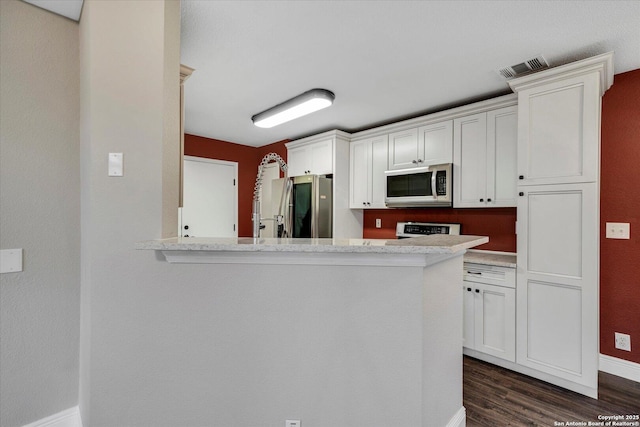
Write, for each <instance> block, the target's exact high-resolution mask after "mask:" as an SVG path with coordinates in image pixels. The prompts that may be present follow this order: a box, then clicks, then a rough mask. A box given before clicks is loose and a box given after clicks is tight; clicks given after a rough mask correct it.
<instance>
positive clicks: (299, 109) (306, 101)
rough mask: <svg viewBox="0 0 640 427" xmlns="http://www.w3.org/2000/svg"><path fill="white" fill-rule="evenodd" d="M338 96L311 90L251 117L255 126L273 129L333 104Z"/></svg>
mask: <svg viewBox="0 0 640 427" xmlns="http://www.w3.org/2000/svg"><path fill="white" fill-rule="evenodd" d="M335 98H336V96H335V95H334V94H333V92H330V91H328V90H326V89H311V90H309V91H307V92H305V93H303V94H301V95H298V96H296V97H295V98H291V99H290V100H288V101H285V102H283V103H282V104H278V105H276V106H275V107H271V108H269V109H268V110H265V111H263V112H262V113H258V114H256V115H255V116H253V117H251V120H252V121H253V124H254V125H256V126H258V127H261V128H272V127H274V126H277V125H279V124H282V123H284V122H288V121H289V120H293V119H297V118H298V117H302V116H305V115H307V114H309V113H313V112H314V111H318V110H322V109H323V108H327V107H328V106H330V105H331V104H333V100H334V99H335Z"/></svg>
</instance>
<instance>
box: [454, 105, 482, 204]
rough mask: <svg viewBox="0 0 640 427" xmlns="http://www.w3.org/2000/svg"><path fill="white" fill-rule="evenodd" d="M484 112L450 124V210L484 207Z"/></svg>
mask: <svg viewBox="0 0 640 427" xmlns="http://www.w3.org/2000/svg"><path fill="white" fill-rule="evenodd" d="M486 150H487V113H480V114H474V115H472V116H467V117H462V118H459V119H455V120H454V121H453V157H454V160H453V185H454V190H453V207H454V208H466V207H484V206H485V205H486V203H485V200H486V194H485V193H486V173H487V163H486V157H487V155H486Z"/></svg>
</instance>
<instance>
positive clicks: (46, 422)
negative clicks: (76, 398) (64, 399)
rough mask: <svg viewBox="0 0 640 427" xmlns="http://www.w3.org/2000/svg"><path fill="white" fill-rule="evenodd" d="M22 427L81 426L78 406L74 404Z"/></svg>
mask: <svg viewBox="0 0 640 427" xmlns="http://www.w3.org/2000/svg"><path fill="white" fill-rule="evenodd" d="M23 427H82V420H81V419H80V408H78V407H77V406H74V407H73V408H70V409H67V410H65V411H62V412H58V413H57V414H53V415H51V416H48V417H46V418H43V419H41V420H38V421H35V422H33V423H31V424H27V425H25V426H23Z"/></svg>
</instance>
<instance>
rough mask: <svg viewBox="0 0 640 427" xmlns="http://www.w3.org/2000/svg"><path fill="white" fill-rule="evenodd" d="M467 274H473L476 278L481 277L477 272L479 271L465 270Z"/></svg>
mask: <svg viewBox="0 0 640 427" xmlns="http://www.w3.org/2000/svg"><path fill="white" fill-rule="evenodd" d="M467 274H475V275H478V276H482V272H479V271H469V270H467Z"/></svg>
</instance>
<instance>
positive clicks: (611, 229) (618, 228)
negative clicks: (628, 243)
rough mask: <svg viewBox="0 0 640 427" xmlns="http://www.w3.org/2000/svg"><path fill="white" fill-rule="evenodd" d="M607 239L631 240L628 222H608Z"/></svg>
mask: <svg viewBox="0 0 640 427" xmlns="http://www.w3.org/2000/svg"><path fill="white" fill-rule="evenodd" d="M606 237H607V239H629V238H630V225H629V223H628V222H608V223H607V235H606Z"/></svg>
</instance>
